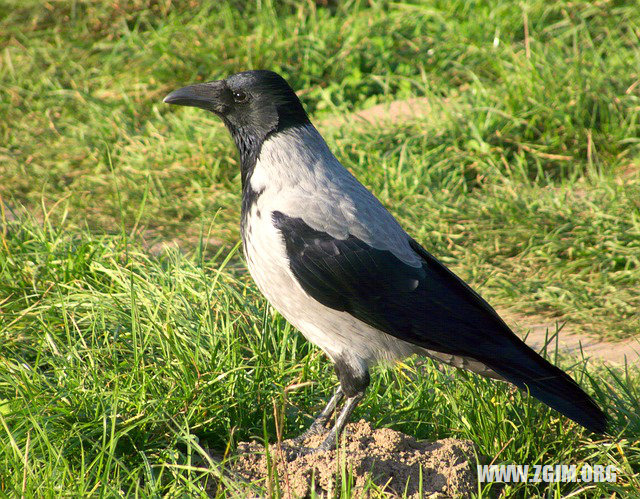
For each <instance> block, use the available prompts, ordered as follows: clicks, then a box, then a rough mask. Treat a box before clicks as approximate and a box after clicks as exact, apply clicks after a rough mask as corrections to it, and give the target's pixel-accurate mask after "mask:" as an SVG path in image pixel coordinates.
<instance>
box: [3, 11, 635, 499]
mask: <svg viewBox="0 0 640 499" xmlns="http://www.w3.org/2000/svg"><path fill="white" fill-rule="evenodd" d="M637 7H638V6H637V4H635V3H633V2H629V3H625V2H599V3H595V4H588V3H586V2H584V3H583V2H571V3H569V2H547V1H543V0H530V1H528V2H524V3H514V2H502V3H500V2H498V3H488V2H469V1H462V0H460V1H457V2H437V1H434V2H397V3H393V2H388V1H378V2H377V1H371V2H364V1H360V2H359V1H351V2H345V3H344V4H341V5H340V6H335V5H334V6H330V7H328V8H327V7H321V6H316V4H315V3H313V2H278V3H277V4H276V3H275V2H270V1H268V0H266V1H265V0H263V1H261V2H257V1H256V2H240V1H238V2H233V1H230V0H229V1H219V2H208V3H204V4H199V3H197V2H165V1H160V2H152V1H147V0H133V1H129V2H113V3H106V2H99V1H85V2H76V1H64V2H63V1H54V2H49V3H46V4H41V3H40V2H35V1H30V2H24V1H8V0H0V61H1V62H0V118H1V119H0V197H1V198H2V201H3V202H4V203H5V204H6V207H7V208H6V209H5V210H4V215H3V220H4V217H6V216H9V214H10V210H9V208H12V209H13V210H14V211H16V212H17V213H18V221H16V222H11V223H8V224H7V223H4V222H3V224H2V227H3V230H2V235H1V239H0V492H1V493H2V494H9V495H16V494H21V493H23V492H24V494H25V495H26V496H33V495H37V496H55V495H61V494H63V493H64V494H66V495H87V494H91V495H98V494H104V495H108V496H114V495H128V494H133V493H138V494H140V495H145V496H146V495H150V494H168V495H181V494H187V495H198V494H200V493H201V491H202V487H203V486H204V485H203V484H204V482H205V481H207V480H208V483H209V484H213V483H214V482H216V481H217V480H218V479H219V478H220V471H219V470H220V466H219V465H217V464H215V463H214V464H213V465H212V464H211V463H209V462H208V457H207V456H208V455H207V454H206V453H205V452H204V449H205V448H206V449H210V450H211V451H212V452H213V453H214V454H219V455H223V454H224V453H225V452H226V451H227V450H228V451H229V452H232V450H233V447H234V445H235V443H236V442H239V441H241V440H243V439H246V438H249V437H250V436H259V437H264V436H265V435H267V436H269V437H270V438H272V439H273V438H274V435H275V434H276V432H275V423H274V414H273V407H274V405H273V403H274V401H275V402H276V408H277V409H278V410H279V411H284V415H285V417H284V423H285V425H286V426H285V435H286V436H291V435H294V434H296V433H298V432H299V431H300V429H301V428H303V427H304V426H305V425H306V424H307V423H308V417H307V416H308V415H309V414H312V413H313V412H314V411H315V410H316V409H317V408H318V407H319V406H320V405H321V401H322V400H323V399H324V398H325V397H326V396H327V395H328V394H329V393H330V391H331V387H332V385H333V383H335V379H334V378H333V377H332V375H331V369H330V366H329V365H328V362H327V361H326V360H325V359H324V358H323V356H322V355H321V353H320V352H318V351H317V350H316V349H315V348H314V347H311V346H310V345H308V344H307V343H306V342H305V341H304V340H303V338H302V337H301V336H300V335H299V334H298V333H297V332H296V331H295V330H293V329H291V328H290V327H289V326H288V325H287V324H286V322H285V321H284V320H283V319H282V318H281V317H279V316H278V315H277V314H275V313H273V312H272V311H271V310H270V309H269V308H268V307H267V306H266V304H265V302H264V300H263V299H262V298H261V297H260V295H259V294H258V292H257V290H256V289H255V287H254V285H253V283H252V281H251V280H250V278H249V277H248V275H247V273H246V270H245V267H244V264H243V261H242V258H241V257H240V256H239V252H238V251H237V248H236V241H237V240H238V227H237V221H238V218H239V206H240V202H239V201H240V199H239V198H240V196H239V171H238V165H237V157H236V152H235V150H234V148H233V145H232V143H231V141H230V139H229V138H228V137H227V133H226V131H225V130H224V129H223V127H222V125H221V124H220V123H219V122H218V120H217V119H216V118H215V117H213V116H211V115H207V114H206V113H204V112H202V111H200V110H195V109H176V108H170V107H169V106H166V105H163V104H162V102H161V100H162V97H163V96H164V95H165V94H166V93H168V92H169V91H170V90H172V89H175V88H177V87H179V86H182V85H184V84H186V83H190V82H194V81H198V80H208V79H215V78H219V77H223V76H226V75H228V74H230V73H232V72H235V71H238V70H242V69H247V68H258V67H264V68H270V69H275V70H277V71H279V72H281V73H282V74H283V75H284V76H285V77H286V78H287V79H288V80H289V81H290V82H291V83H292V85H293V86H294V88H296V89H297V90H299V92H300V95H301V98H302V100H303V101H304V104H305V105H306V107H307V109H308V110H309V111H310V113H311V115H312V118H313V119H314V120H316V121H318V122H320V121H321V122H322V126H321V131H322V132H323V134H325V136H326V138H327V140H328V142H329V144H330V146H331V148H332V149H333V151H334V152H335V153H336V155H337V156H338V158H339V159H340V160H341V161H342V162H343V163H344V164H345V165H346V166H347V167H348V168H349V169H350V170H351V171H353V172H354V173H355V174H356V175H357V176H358V177H359V178H360V179H361V180H362V181H363V182H364V183H365V185H367V186H369V187H370V188H371V189H372V190H373V192H375V193H376V195H378V196H379V198H380V199H381V200H382V201H383V202H384V203H385V205H386V206H388V207H389V209H390V210H391V211H392V212H393V213H394V214H395V215H396V216H397V217H398V219H399V220H400V221H401V222H402V224H403V225H404V226H405V227H406V228H407V229H408V230H409V232H410V233H411V234H412V235H413V236H414V237H416V239H418V240H419V241H420V242H422V243H423V244H424V245H425V246H426V247H427V248H428V249H429V250H430V251H432V252H433V253H434V254H436V255H438V256H439V257H441V258H442V260H443V261H444V262H445V263H447V264H448V265H450V266H451V267H452V268H453V269H454V270H455V271H456V272H458V273H459V274H460V275H461V276H462V277H464V278H465V279H466V280H467V281H469V282H470V283H472V284H473V285H474V286H475V287H476V288H478V289H479V290H480V291H481V292H482V294H483V295H484V296H486V297H487V298H488V299H489V300H490V301H491V303H493V304H494V305H496V306H497V307H498V308H500V309H502V310H512V311H514V312H517V313H518V314H520V315H529V316H531V317H536V320H537V318H539V317H544V318H547V319H553V320H558V321H559V322H565V321H566V322H567V328H569V329H571V330H573V331H578V332H584V333H586V334H589V335H592V336H596V337H600V338H606V339H623V338H631V337H637V334H638V330H639V328H640V314H638V312H637V311H638V310H639V309H640V256H639V255H640V202H639V201H638V200H639V199H640V139H639V138H638V137H640V83H638V82H639V81H640V70H639V69H638V68H640V41H639V38H640V9H638V8H637ZM525 22H526V31H527V33H528V36H527V37H525ZM412 97H424V98H426V99H428V100H429V102H430V104H431V111H430V112H429V113H428V114H426V115H425V116H424V117H422V118H420V119H414V120H411V121H410V122H407V123H402V124H394V125H387V126H363V125H361V124H358V123H357V122H355V121H353V120H350V119H347V121H346V122H344V120H341V121H340V123H339V122H338V121H337V120H335V119H333V117H334V116H337V115H340V116H342V115H344V114H346V113H349V112H351V111H354V110H358V109H362V108H366V107H369V106H371V105H373V104H376V103H382V102H389V101H392V100H395V99H404V98H412ZM25 213H26V214H25ZM166 240H170V241H175V242H177V243H178V244H179V246H180V247H181V248H182V250H183V251H182V252H178V251H174V250H168V251H158V250H157V246H156V245H155V243H156V242H158V241H166ZM559 363H560V364H561V365H562V366H563V367H565V368H567V369H569V370H570V371H571V372H572V373H573V374H574V375H575V376H577V377H578V378H581V379H582V383H583V385H584V386H586V387H587V388H588V389H589V390H590V391H591V392H592V393H595V396H596V398H597V399H598V400H599V401H600V403H601V404H603V405H604V406H606V407H608V408H609V410H610V411H611V413H612V414H613V416H614V419H615V420H616V423H617V425H618V427H619V428H620V432H621V434H622V440H614V442H615V443H619V445H615V444H612V443H611V441H604V442H599V441H597V440H594V439H591V438H589V437H587V436H586V435H584V434H583V433H582V432H581V430H579V429H577V427H576V426H575V425H573V424H571V423H568V422H567V421H566V420H565V419H562V418H558V417H557V416H556V415H555V414H554V413H552V412H551V411H549V410H547V409H546V408H544V407H542V406H541V405H540V404H537V403H535V402H532V401H531V400H530V399H528V398H526V397H524V396H522V395H520V394H517V393H513V392H512V391H510V390H509V389H508V388H507V387H506V386H503V385H500V384H496V383H493V382H490V381H485V380H480V379H477V378H476V377H474V376H471V375H466V374H464V373H454V372H452V371H448V370H447V371H439V370H438V369H436V368H434V366H433V365H432V364H431V363H430V362H426V363H419V362H414V361H411V362H410V363H409V366H410V367H411V368H412V369H415V370H416V371H417V373H418V374H417V375H413V374H411V375H410V376H408V379H407V376H405V374H406V373H404V372H402V371H399V370H396V369H391V370H385V369H380V370H379V372H377V373H376V376H375V377H374V383H373V386H372V389H371V390H370V391H369V394H368V397H367V399H366V400H365V401H364V402H363V404H362V405H361V406H360V408H359V409H358V413H357V414H356V417H359V416H363V417H366V418H367V419H368V420H370V421H371V422H372V423H373V424H374V425H376V426H391V427H393V428H396V429H400V430H403V431H406V432H408V433H411V434H412V435H415V436H417V437H419V438H439V437H444V436H457V437H462V438H470V439H472V440H473V441H474V442H475V443H476V445H477V446H478V449H479V452H481V453H482V454H484V455H486V456H489V457H491V458H493V457H495V456H498V457H497V460H498V462H507V463H509V462H514V463H530V464H535V463H543V464H549V463H553V464H555V463H568V462H576V461H581V460H587V461H589V462H591V463H604V464H608V463H616V464H619V466H620V468H621V469H622V470H623V472H622V473H621V477H620V480H619V482H618V483H617V484H609V485H606V484H605V485H600V486H598V487H599V488H598V489H596V491H593V490H590V491H589V494H591V493H594V494H595V493H606V494H608V495H611V494H612V493H613V492H617V493H618V494H619V495H622V496H625V495H626V494H627V493H628V492H629V491H630V490H634V489H637V488H640V420H639V419H638V413H639V412H640V402H639V399H640V396H639V395H638V386H639V385H640V374H639V373H638V371H637V368H636V367H635V366H629V369H628V370H627V371H622V370H621V371H618V370H607V369H604V368H601V367H598V366H593V365H589V366H588V368H587V371H586V372H587V375H584V377H583V369H582V366H581V364H580V363H576V359H569V358H560V359H559ZM306 382H310V383H311V384H309V385H305V386H304V387H302V388H299V389H296V390H287V387H290V386H293V385H295V384H298V383H306ZM390 408H394V409H393V410H392V411H390ZM514 427H515V429H514ZM228 446H230V447H229V449H227V447H228ZM222 480H223V482H224V483H223V486H222V487H221V488H220V489H219V490H221V491H226V492H224V493H227V494H233V493H234V490H235V489H234V487H235V486H236V485H237V484H235V483H234V482H233V481H230V480H228V479H226V478H223V479H222ZM554 487H556V488H551V489H548V490H547V489H545V488H544V487H543V486H541V485H535V486H534V485H528V486H527V487H526V488H525V487H524V486H520V488H514V489H507V490H506V492H505V493H516V494H525V493H528V494H535V493H538V494H545V493H548V494H550V495H558V496H560V495H563V494H569V493H572V492H576V491H578V490H579V489H580V484H559V485H557V486H554ZM492 490H493V492H496V491H497V490H498V488H497V487H495V486H494V487H493V489H492ZM488 492H490V491H488Z"/></svg>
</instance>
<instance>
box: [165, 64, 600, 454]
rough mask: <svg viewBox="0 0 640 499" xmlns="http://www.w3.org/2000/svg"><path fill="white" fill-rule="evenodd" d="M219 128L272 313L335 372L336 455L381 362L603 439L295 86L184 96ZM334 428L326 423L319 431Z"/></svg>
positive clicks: (582, 403) (177, 98)
mask: <svg viewBox="0 0 640 499" xmlns="http://www.w3.org/2000/svg"><path fill="white" fill-rule="evenodd" d="M165 102H169V103H175V104H182V105H191V106H197V107H202V108H204V109H208V110H210V111H213V112H214V113H216V114H218V115H219V116H221V118H222V119H223V120H224V122H225V124H226V125H227V127H228V129H229V131H230V132H231V134H232V136H233V138H234V140H235V142H236V145H237V146H238V150H239V152H240V157H241V170H242V189H243V201H242V238H243V243H244V252H245V256H246V260H247V263H248V267H249V271H250V272H251V275H252V277H253V278H254V280H255V282H256V284H257V285H258V288H259V289H260V291H261V292H262V293H263V294H264V295H265V297H266V298H267V299H268V300H269V302H270V303H271V304H272V305H273V306H274V307H275V308H276V309H277V310H278V311H279V312H280V313H281V314H282V315H283V316H284V317H285V318H286V319H287V320H288V321H289V322H291V323H292V324H293V325H294V326H295V327H296V328H297V329H299V330H300V332H302V334H303V335H304V336H305V337H306V338H307V339H308V340H309V341H311V342H312V343H314V344H316V345H318V346H319V347H320V348H321V349H322V350H323V351H324V352H325V353H326V354H327V355H328V356H329V358H330V359H331V360H332V361H333V363H334V365H335V368H336V373H337V375H338V379H339V381H340V387H341V388H340V389H339V390H338V391H337V392H336V395H335V396H334V397H333V398H332V400H331V402H330V403H329V405H328V406H327V408H326V409H325V411H323V413H322V415H321V418H320V419H319V420H318V422H316V423H314V425H312V430H313V431H316V430H318V428H319V427H321V426H322V424H324V422H326V420H327V417H326V416H327V414H328V413H331V412H332V411H333V410H334V409H335V407H336V405H337V403H338V402H339V400H340V399H341V398H342V397H343V396H346V397H347V401H346V402H345V406H344V408H343V409H342V412H341V414H340V417H339V418H338V419H337V423H336V425H335V426H334V428H333V430H332V431H331V432H330V433H329V435H328V437H327V438H326V439H325V441H324V443H323V444H322V448H329V447H331V446H333V445H334V443H335V437H336V436H337V435H338V434H339V433H340V431H341V429H342V426H343V425H344V424H345V423H346V420H347V419H348V417H349V415H350V414H351V411H352V410H353V408H354V407H355V406H356V404H357V403H358V401H359V400H360V399H361V398H362V394H363V393H364V390H365V389H366V387H367V385H368V384H369V367H370V366H371V365H373V364H375V363H377V362H380V361H390V360H395V359H402V358H404V357H407V356H409V355H411V354H414V353H418V354H422V355H427V356H429V357H432V358H434V359H436V360H439V361H442V362H445V363H447V364H449V365H452V366H455V367H459V368H465V369H469V370H471V371H474V372H476V373H478V374H481V375H484V376H488V377H492V378H496V379H502V380H506V381H509V382H511V383H513V384H515V385H516V386H518V387H519V388H521V389H525V390H528V391H529V392H530V393H531V394H532V395H533V396H535V397H536V398H538V399H540V400H542V401H543V402H545V403H546V404H548V405H550V406H551V407H553V408H555V409H557V410H559V411H560V412H562V413H564V414H565V415H567V416H568V417H570V418H572V419H574V420H575V421H577V422H579V423H580V424H582V425H583V426H586V427H587V428H589V429H591V430H592V431H597V432H603V431H605V430H606V426H607V418H606V416H605V414H604V413H603V412H602V411H601V410H600V408H599V407H598V406H597V404H596V403H595V402H594V401H593V400H592V399H591V398H590V397H589V396H588V395H587V394H586V393H584V392H583V391H582V390H581V389H580V387H579V386H578V385H577V384H576V383H575V381H573V380H572V379H571V378H570V377H569V376H568V375H567V374H566V373H564V372H563V371H561V370H560V369H558V368H556V367H555V366H553V365H551V364H550V363H549V362H547V361H546V360H544V359H543V358H542V357H540V356H539V355H537V354H536V353H535V352H533V350H531V349H530V348H529V347H527V346H526V345H525V344H524V343H523V342H522V341H521V340H520V339H519V338H517V337H516V336H515V334H513V332H512V331H511V330H510V329H509V328H508V326H507V325H506V324H505V323H504V321H502V319H501V318H500V317H499V316H498V314H497V313H496V312H495V311H494V310H493V309H492V308H491V307H490V306H489V304H487V303H486V302H485V301H484V300H483V299H482V298H481V297H480V296H479V295H478V294H477V293H476V292H475V291H473V290H472V289H471V288H469V286H467V285H466V284H465V283H464V282H462V281H461V280H460V279H459V278H458V277H457V276H455V275H454V274H453V273H451V272H450V271H449V270H448V269H447V268H446V267H445V266H444V265H442V264H441V263H440V262H439V261H438V260H437V259H435V258H434V257H433V256H432V255H430V254H429V253H427V252H426V251H425V250H424V248H422V247H421V246H420V245H419V244H418V243H417V242H416V241H414V240H413V239H412V238H411V237H410V236H409V235H407V233H406V232H405V231H404V230H403V229H402V227H401V226H400V225H399V224H398V222H397V221H396V220H395V218H394V217H393V216H392V215H391V214H390V213H389V212H388V211H387V210H386V209H385V208H384V207H383V206H382V204H381V203H380V202H379V201H378V200H377V199H376V198H375V196H373V194H371V193H370V192H369V191H368V190H367V189H366V188H365V187H364V186H363V185H362V184H361V183H360V182H358V180H357V179H356V178H355V177H354V176H353V175H351V174H350V173H349V172H348V171H347V170H346V169H345V168H344V167H343V166H342V165H341V164H340V162H339V161H338V160H337V159H336V158H335V156H334V155H333V154H332V153H331V151H330V150H329V148H328V146H327V144H326V143H325V141H324V140H323V139H322V137H321V136H320V134H319V133H318V131H317V130H316V129H315V128H314V127H313V125H312V124H311V123H310V121H309V119H308V117H307V115H306V113H305V112H304V109H303V108H302V105H301V104H300V102H299V100H298V99H297V97H296V96H295V93H294V92H293V90H291V88H290V87H289V85H288V84H287V83H286V82H285V81H284V80H283V79H282V78H281V77H280V76H278V75H277V74H275V73H272V72H269V71H248V72H244V73H238V74H237V75H233V76H231V77H229V78H227V79H226V80H220V81H217V82H210V83H205V84H198V85H192V86H189V87H185V88H182V89H179V90H177V91H175V92H172V93H171V94H169V95H168V96H167V97H166V98H165ZM321 423H322V424H321Z"/></svg>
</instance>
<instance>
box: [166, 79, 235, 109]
mask: <svg viewBox="0 0 640 499" xmlns="http://www.w3.org/2000/svg"><path fill="white" fill-rule="evenodd" d="M163 102H166V103H167V104H176V105H178V106H192V107H199V108H202V109H206V110H208V111H213V112H214V113H220V114H223V113H225V112H226V111H227V109H228V108H229V106H230V105H231V103H232V102H233V96H232V95H231V91H230V90H229V88H228V87H227V84H226V82H225V81H224V80H219V81H210V82H207V83H197V84H195V85H189V86H188V87H182V88H179V89H178V90H174V91H173V92H171V93H170V94H169V95H167V96H166V97H165V98H164V100H163Z"/></svg>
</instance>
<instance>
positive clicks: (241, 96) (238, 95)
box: [233, 90, 247, 102]
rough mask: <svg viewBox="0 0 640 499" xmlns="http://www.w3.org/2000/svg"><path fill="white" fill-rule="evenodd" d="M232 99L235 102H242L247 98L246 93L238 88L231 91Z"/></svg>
mask: <svg viewBox="0 0 640 499" xmlns="http://www.w3.org/2000/svg"><path fill="white" fill-rule="evenodd" d="M233 100H234V101H236V102H244V101H246V100H247V94H245V93H244V92H242V91H240V90H234V91H233Z"/></svg>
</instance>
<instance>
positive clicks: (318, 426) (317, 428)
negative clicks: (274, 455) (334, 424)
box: [291, 419, 327, 445]
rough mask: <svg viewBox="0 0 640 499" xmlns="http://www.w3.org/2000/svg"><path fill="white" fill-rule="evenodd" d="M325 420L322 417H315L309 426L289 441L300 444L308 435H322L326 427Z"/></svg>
mask: <svg viewBox="0 0 640 499" xmlns="http://www.w3.org/2000/svg"><path fill="white" fill-rule="evenodd" d="M326 422H327V420H326V419H324V420H323V421H320V420H319V419H316V420H315V421H314V422H313V423H312V424H311V426H309V428H307V429H306V430H305V431H304V432H302V433H301V434H300V435H298V436H297V437H294V438H292V439H291V441H292V442H293V443H294V444H296V445H302V444H303V443H304V442H305V441H306V440H307V439H308V438H309V437H314V436H316V435H322V434H323V433H325V432H326V431H327V428H326V427H325V424H326Z"/></svg>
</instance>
